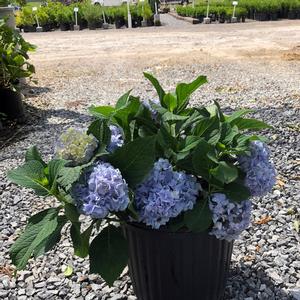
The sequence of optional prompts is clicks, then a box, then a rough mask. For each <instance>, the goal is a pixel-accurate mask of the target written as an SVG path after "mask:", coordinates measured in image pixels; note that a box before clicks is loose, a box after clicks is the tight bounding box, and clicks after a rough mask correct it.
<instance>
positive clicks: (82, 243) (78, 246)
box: [70, 223, 94, 258]
mask: <svg viewBox="0 0 300 300" xmlns="http://www.w3.org/2000/svg"><path fill="white" fill-rule="evenodd" d="M93 226H94V224H91V225H90V226H89V227H88V228H87V229H86V230H85V231H84V232H83V233H81V232H80V223H73V224H72V226H71V231H70V232H71V238H72V242H73V247H74V254H75V255H77V256H79V257H81V258H85V257H87V256H88V254H89V245H90V236H91V233H92V231H93Z"/></svg>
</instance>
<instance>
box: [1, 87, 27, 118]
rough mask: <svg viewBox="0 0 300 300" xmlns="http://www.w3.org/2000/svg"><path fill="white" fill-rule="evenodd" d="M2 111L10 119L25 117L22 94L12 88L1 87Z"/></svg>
mask: <svg viewBox="0 0 300 300" xmlns="http://www.w3.org/2000/svg"><path fill="white" fill-rule="evenodd" d="M0 112H1V113H3V114H5V115H6V117H7V118H8V119H19V120H20V121H22V120H23V119H24V115H25V111H24V107H23V103H22V96H21V94H20V93H18V92H14V91H12V90H10V89H6V88H0Z"/></svg>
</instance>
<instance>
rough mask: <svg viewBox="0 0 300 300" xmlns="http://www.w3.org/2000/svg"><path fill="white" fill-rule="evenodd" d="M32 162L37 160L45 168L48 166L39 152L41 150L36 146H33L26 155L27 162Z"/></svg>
mask: <svg viewBox="0 0 300 300" xmlns="http://www.w3.org/2000/svg"><path fill="white" fill-rule="evenodd" d="M31 160H37V161H39V162H40V163H41V164H42V165H43V166H44V167H46V166H47V164H46V163H45V162H44V161H43V159H42V156H41V154H40V152H39V150H38V149H37V147H36V146H32V147H30V148H29V149H28V150H27V151H26V154H25V161H26V162H28V161H31Z"/></svg>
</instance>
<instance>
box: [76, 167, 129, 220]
mask: <svg viewBox="0 0 300 300" xmlns="http://www.w3.org/2000/svg"><path fill="white" fill-rule="evenodd" d="M84 177H85V178H83V181H84V183H83V184H82V183H79V182H78V183H76V184H75V185H74V186H73V188H72V196H73V198H74V199H75V201H76V204H77V206H78V208H79V210H80V211H81V213H83V214H85V215H89V216H91V217H92V218H95V219H102V218H104V217H106V216H107V215H108V214H109V212H115V211H122V210H125V209H126V208H127V206H128V203H129V197H128V186H127V183H126V181H125V180H124V178H123V177H122V175H121V172H120V170H119V169H115V168H114V167H113V166H112V165H111V164H109V163H106V162H99V163H98V164H96V165H95V166H94V168H93V169H92V171H89V172H87V173H86V174H85V175H84Z"/></svg>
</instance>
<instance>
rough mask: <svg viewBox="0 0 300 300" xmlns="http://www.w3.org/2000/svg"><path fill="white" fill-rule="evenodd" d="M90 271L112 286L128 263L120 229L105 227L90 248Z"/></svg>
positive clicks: (124, 242) (125, 243)
mask: <svg viewBox="0 0 300 300" xmlns="http://www.w3.org/2000/svg"><path fill="white" fill-rule="evenodd" d="M89 254H90V271H91V273H98V274H100V275H101V277H102V278H103V279H104V280H105V281H106V282H107V283H108V284H109V285H110V286H112V285H113V283H114V281H115V280H116V279H117V278H118V277H119V276H120V275H121V273H122V271H123V270H124V268H125V266H126V265H127V261H128V254H127V242H126V240H125V238H124V236H123V233H122V230H121V228H120V227H114V226H108V227H105V228H104V229H103V230H102V231H101V232H100V234H99V235H98V236H97V237H95V238H94V240H93V241H92V243H91V246H90V252H89Z"/></svg>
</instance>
